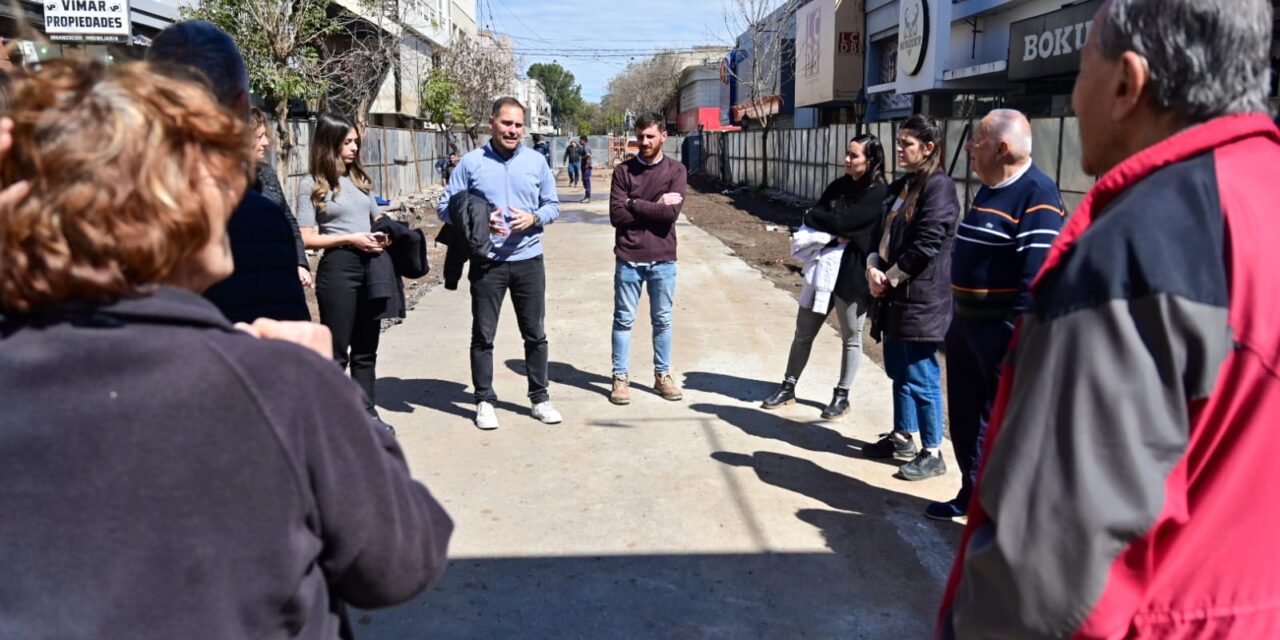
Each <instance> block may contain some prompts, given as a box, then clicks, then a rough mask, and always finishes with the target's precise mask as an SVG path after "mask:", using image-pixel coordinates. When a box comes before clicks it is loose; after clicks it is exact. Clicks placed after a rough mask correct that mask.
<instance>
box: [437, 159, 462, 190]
mask: <svg viewBox="0 0 1280 640" xmlns="http://www.w3.org/2000/svg"><path fill="white" fill-rule="evenodd" d="M457 167H458V154H457V152H454V151H450V152H449V157H448V158H445V159H444V164H442V165H441V166H440V184H441V186H444V187H448V186H449V178H450V177H451V176H453V170H454V169H456V168H457Z"/></svg>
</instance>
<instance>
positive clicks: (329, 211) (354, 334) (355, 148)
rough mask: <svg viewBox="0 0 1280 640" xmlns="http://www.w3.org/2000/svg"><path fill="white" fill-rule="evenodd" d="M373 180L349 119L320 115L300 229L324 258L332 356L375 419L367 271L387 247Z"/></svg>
mask: <svg viewBox="0 0 1280 640" xmlns="http://www.w3.org/2000/svg"><path fill="white" fill-rule="evenodd" d="M371 188H372V181H371V180H370V179H369V174H368V173H367V172H366V171H365V169H364V163H362V162H361V161H360V134H359V132H357V131H356V127H355V123H354V122H352V121H351V119H350V118H348V117H347V116H344V115H342V114H337V113H324V114H321V115H320V116H319V117H318V118H317V119H316V128H315V133H314V134H313V135H312V137H311V162H310V168H309V170H308V174H307V177H305V178H303V180H302V184H301V185H300V186H299V187H298V224H299V226H301V227H302V238H303V240H304V241H305V242H306V243H307V248H309V249H321V250H323V251H324V254H323V255H322V256H321V257H320V264H319V265H318V266H317V267H316V302H317V303H319V305H320V322H321V323H322V324H324V325H325V326H326V327H329V330H330V331H331V332H332V333H333V357H334V359H335V360H336V361H337V362H338V366H340V367H342V368H343V369H347V368H348V367H349V368H350V369H351V378H352V379H353V380H355V381H356V383H357V384H359V385H360V388H361V389H363V390H364V394H365V411H366V412H368V413H369V415H370V416H373V417H377V415H378V412H377V408H376V406H377V405H376V403H375V397H374V388H375V381H376V380H377V373H376V369H377V363H378V341H379V339H380V337H381V331H382V321H381V320H379V315H380V314H381V313H382V312H383V311H384V310H385V302H384V303H381V304H380V303H379V301H378V300H377V296H376V295H375V293H374V290H373V287H372V284H373V283H372V282H371V280H370V273H371V270H370V265H371V263H373V261H374V260H375V259H376V258H377V256H379V254H381V253H382V252H383V250H384V249H385V248H386V247H387V245H388V244H389V242H390V240H389V239H388V238H387V235H386V234H380V233H374V231H373V223H374V221H375V220H377V219H378V218H380V217H381V216H382V212H381V210H379V209H378V204H377V203H376V202H375V201H374V199H373V196H372V195H371V194H370V190H371Z"/></svg>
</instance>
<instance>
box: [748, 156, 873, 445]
mask: <svg viewBox="0 0 1280 640" xmlns="http://www.w3.org/2000/svg"><path fill="white" fill-rule="evenodd" d="M886 193H887V191H886V186H885V176H884V147H883V146H882V145H881V144H880V139H879V138H877V137H876V136H874V135H871V134H864V135H860V136H857V137H855V138H853V139H852V140H850V141H849V144H848V145H847V146H846V147H845V155H844V175H843V176H840V177H839V178H837V179H836V180H835V181H834V182H832V183H831V184H830V185H828V186H827V188H826V190H825V191H823V192H822V196H821V197H820V198H818V202H817V204H816V205H814V207H813V209H812V210H810V211H809V212H808V213H807V214H806V215H805V218H804V224H805V225H806V226H808V227H811V228H813V229H815V230H817V231H819V232H822V233H824V234H827V235H829V236H830V237H831V238H833V240H832V243H834V244H833V247H832V248H838V249H840V250H841V251H842V254H841V256H840V257H839V262H838V269H839V271H838V273H837V275H836V277H835V280H834V282H833V286H832V292H831V293H832V295H831V300H830V304H828V305H825V308H823V309H821V310H818V309H815V308H814V306H813V305H814V301H810V304H809V306H808V307H806V306H805V305H803V304H802V305H801V306H800V308H799V310H798V311H797V313H796V330H795V335H794V336H793V337H792V339H791V352H790V356H789V357H788V358H787V370H786V373H785V374H784V376H783V380H782V386H781V387H779V388H778V390H777V391H775V392H774V393H773V395H771V396H769V397H768V398H767V399H765V401H764V402H763V403H762V404H761V407H762V408H765V409H775V408H777V407H780V406H783V405H788V404H792V403H794V402H795V400H796V384H797V382H799V380H800V374H801V373H803V372H804V369H805V365H806V364H808V362H809V354H810V352H811V351H812V349H813V340H814V338H815V337H817V335H818V332H819V331H821V329H822V327H823V326H824V324H825V322H826V319H827V316H829V315H830V314H831V311H832V310H834V311H835V313H836V317H837V319H838V320H839V321H840V340H841V344H842V349H841V354H842V355H841V358H840V379H839V381H838V382H837V383H836V387H835V390H834V391H833V392H832V395H831V402H830V403H829V404H828V405H827V406H826V408H825V409H823V410H822V417H823V418H824V419H827V420H831V419H835V418H839V417H841V416H844V415H845V414H847V413H849V389H850V388H852V387H853V379H854V376H855V375H856V374H857V372H858V363H859V362H860V361H861V360H862V327H863V321H864V320H865V319H866V315H867V308H868V306H869V305H870V303H871V291H870V289H869V288H868V286H867V275H866V264H867V256H868V255H870V253H871V247H872V244H873V243H874V240H873V237H872V236H873V234H874V232H875V228H876V225H878V224H879V222H880V218H881V215H882V214H883V212H884V200H885V197H886Z"/></svg>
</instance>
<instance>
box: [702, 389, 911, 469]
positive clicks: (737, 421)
mask: <svg viewBox="0 0 1280 640" xmlns="http://www.w3.org/2000/svg"><path fill="white" fill-rule="evenodd" d="M689 408H690V409H693V410H694V411H697V412H699V413H705V414H707V415H711V416H715V417H716V418H719V419H720V420H722V421H724V422H726V423H728V424H730V425H732V426H734V427H736V428H738V429H741V430H742V431H743V432H744V433H747V434H749V435H753V436H756V437H757V438H768V439H770V440H778V441H779V442H785V443H787V444H789V445H792V446H795V447H800V448H801V449H805V450H808V451H818V452H821V453H836V454H840V455H844V456H849V457H855V456H861V452H862V447H865V446H867V445H868V444H870V443H868V442H866V441H864V440H859V439H857V438H850V437H848V436H846V435H844V434H842V433H840V432H839V431H836V430H835V429H832V428H830V427H825V426H823V425H820V424H814V423H810V422H797V421H795V420H791V419H789V418H785V417H783V416H781V415H778V414H777V413H774V412H772V411H766V410H764V409H756V408H753V407H740V406H733V405H722V404H707V403H696V404H692V405H689ZM868 459H870V458H868ZM873 461H874V462H880V463H883V464H887V465H890V466H894V467H898V466H901V465H902V462H901V461H895V460H873Z"/></svg>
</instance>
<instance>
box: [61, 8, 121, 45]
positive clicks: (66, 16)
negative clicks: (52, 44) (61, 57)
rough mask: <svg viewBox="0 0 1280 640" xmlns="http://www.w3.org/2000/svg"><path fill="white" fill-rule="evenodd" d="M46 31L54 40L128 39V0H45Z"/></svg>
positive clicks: (118, 40)
mask: <svg viewBox="0 0 1280 640" xmlns="http://www.w3.org/2000/svg"><path fill="white" fill-rule="evenodd" d="M43 4H44V32H45V34H47V35H48V36H49V39H50V40H62V41H67V40H70V41H76V42H128V41H129V37H130V36H131V35H132V33H133V31H132V26H133V25H132V23H131V22H130V21H129V1H128V0H44V3H43Z"/></svg>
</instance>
